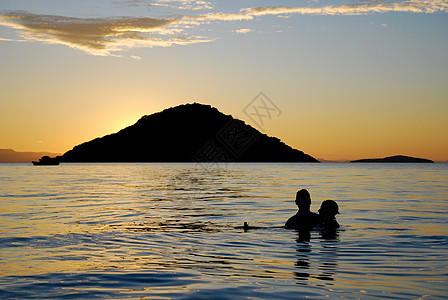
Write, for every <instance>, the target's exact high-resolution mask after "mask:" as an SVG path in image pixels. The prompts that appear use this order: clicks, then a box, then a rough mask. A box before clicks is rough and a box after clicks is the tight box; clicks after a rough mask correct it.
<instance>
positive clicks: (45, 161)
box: [32, 156, 59, 166]
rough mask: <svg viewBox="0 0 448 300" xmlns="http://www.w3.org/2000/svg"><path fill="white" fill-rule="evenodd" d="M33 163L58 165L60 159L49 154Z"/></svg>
mask: <svg viewBox="0 0 448 300" xmlns="http://www.w3.org/2000/svg"><path fill="white" fill-rule="evenodd" d="M32 163H33V165H35V166H57V165H59V160H57V159H56V158H51V157H49V156H42V158H41V159H39V161H33V162H32Z"/></svg>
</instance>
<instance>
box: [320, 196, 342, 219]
mask: <svg viewBox="0 0 448 300" xmlns="http://www.w3.org/2000/svg"><path fill="white" fill-rule="evenodd" d="M338 213H339V207H338V204H337V203H336V201H334V200H325V201H324V202H322V204H321V205H320V208H319V215H321V216H323V217H327V218H334V216H336V215H337V214H338Z"/></svg>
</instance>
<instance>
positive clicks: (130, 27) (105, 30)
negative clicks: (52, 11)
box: [0, 13, 210, 56]
mask: <svg viewBox="0 0 448 300" xmlns="http://www.w3.org/2000/svg"><path fill="white" fill-rule="evenodd" d="M177 21H178V20H176V19H173V18H167V19H158V18H149V17H144V18H114V19H103V18H96V19H85V18H73V17H63V16H52V15H36V14H29V13H9V14H4V15H1V16H0V25H3V26H7V27H10V28H14V29H18V30H20V31H21V35H22V37H23V38H25V39H26V40H32V41H33V40H34V41H39V42H45V43H50V44H62V45H66V46H69V47H71V48H75V49H79V50H82V51H84V52H86V53H89V54H93V55H100V56H108V55H114V54H113V53H114V52H119V51H123V50H128V49H131V48H139V47H156V46H161V47H168V46H173V45H187V44H194V43H200V42H209V41H210V40H208V39H204V38H201V37H189V36H185V35H182V29H179V28H177V27H176V26H172V25H174V24H176V22H177Z"/></svg>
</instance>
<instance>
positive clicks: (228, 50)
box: [0, 0, 448, 161]
mask: <svg viewBox="0 0 448 300" xmlns="http://www.w3.org/2000/svg"><path fill="white" fill-rule="evenodd" d="M447 53H448V0H412V1H393V0H390V1H383V0H374V1H369V0H362V1H359V0H347V1H345V0H344V1H340V0H333V1H321V0H311V1H304V0H275V1H274V0H269V1H268V0H225V1H224V0H222V1H197V0H179V1H176V0H153V1H150V0H124V1H120V0H97V1H90V0H77V1H61V0H38V1H36V0H0V149H14V150H16V151H50V152H57V153H64V152H66V151H68V150H70V149H72V148H73V147H74V146H75V145H77V144H80V143H82V142H86V141H89V140H92V139H94V138H96V137H100V136H104V135H106V134H110V133H114V132H117V131H119V130H120V129H122V128H124V127H126V126H129V125H132V124H134V123H135V122H136V121H137V120H138V119H139V118H140V117H141V116H143V115H149V114H152V113H155V112H158V111H161V110H163V109H165V108H168V107H173V106H176V105H180V104H184V103H192V102H199V103H203V104H210V105H212V106H214V107H216V108H218V109H219V110H220V111H221V112H223V113H225V114H231V115H232V116H234V117H235V118H239V119H241V120H244V121H245V122H246V123H248V124H250V125H252V126H254V127H255V128H257V129H259V130H260V131H262V132H264V133H266V134H268V135H271V136H276V137H279V138H280V139H281V140H282V141H284V142H285V143H286V144H288V145H290V146H292V147H294V148H296V149H300V150H302V151H304V152H305V153H308V154H310V155H312V156H313V157H316V158H318V159H320V160H329V161H346V160H353V159H359V158H372V157H385V156H390V155H397V154H403V155H409V156H416V157H424V158H429V159H432V160H435V161H448V134H447V132H448V117H447V115H448V54H447Z"/></svg>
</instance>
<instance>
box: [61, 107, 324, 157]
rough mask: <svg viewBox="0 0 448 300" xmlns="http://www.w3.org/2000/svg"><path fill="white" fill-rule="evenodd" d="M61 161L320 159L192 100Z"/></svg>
mask: <svg viewBox="0 0 448 300" xmlns="http://www.w3.org/2000/svg"><path fill="white" fill-rule="evenodd" d="M56 159H57V160H58V161H60V162H318V160H317V159H315V158H314V157H312V156H310V155H308V154H305V153H304V152H302V151H300V150H297V149H293V148H292V147H290V146H288V145H286V144H285V143H283V142H282V141H281V140H280V139H278V138H276V137H270V136H268V135H266V134H263V133H261V132H259V131H258V130H256V129H255V128H253V127H252V126H250V125H247V124H245V123H244V122H243V121H241V120H238V119H235V118H233V117H232V116H230V115H225V114H223V113H221V112H220V111H218V110H217V109H216V108H214V107H212V106H210V105H204V104H199V103H191V104H184V105H179V106H176V107H171V108H168V109H165V110H163V111H161V112H158V113H154V114H152V115H145V116H143V117H142V118H140V119H139V120H138V121H137V122H136V123H135V124H134V125H132V126H129V127H126V128H124V129H122V130H120V131H119V132H117V133H113V134H109V135H106V136H103V137H100V138H96V139H93V140H91V141H88V142H85V143H82V144H80V145H77V146H75V147H74V148H73V149H72V150H70V151H68V152H66V153H64V154H63V155H62V156H58V157H56Z"/></svg>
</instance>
